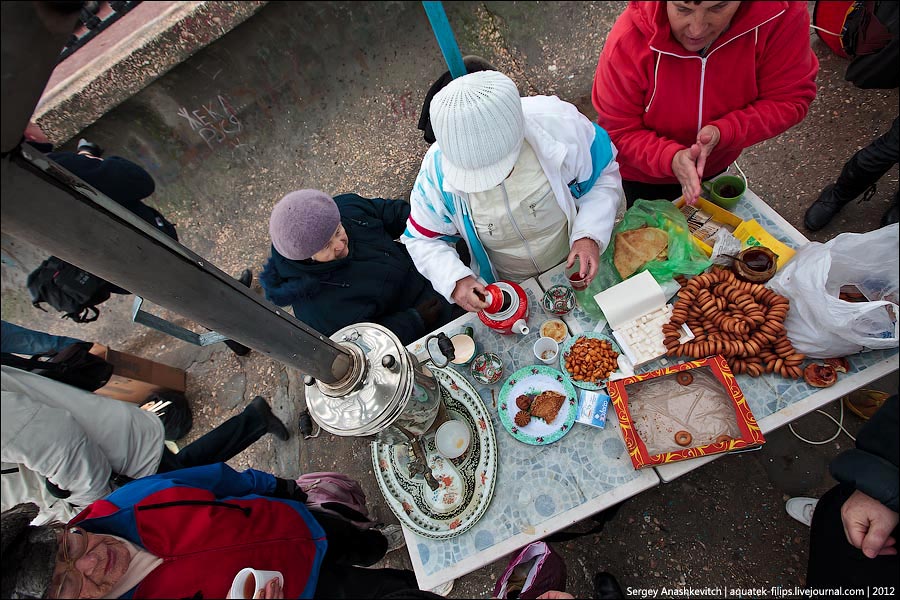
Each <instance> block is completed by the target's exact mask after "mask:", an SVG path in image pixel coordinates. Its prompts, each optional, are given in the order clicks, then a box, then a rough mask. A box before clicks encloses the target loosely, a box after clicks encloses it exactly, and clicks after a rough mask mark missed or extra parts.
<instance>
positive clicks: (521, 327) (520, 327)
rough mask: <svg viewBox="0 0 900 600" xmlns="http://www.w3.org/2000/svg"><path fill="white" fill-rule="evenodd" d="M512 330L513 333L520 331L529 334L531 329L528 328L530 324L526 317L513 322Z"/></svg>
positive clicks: (522, 333) (519, 332)
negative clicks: (526, 322) (527, 322)
mask: <svg viewBox="0 0 900 600" xmlns="http://www.w3.org/2000/svg"><path fill="white" fill-rule="evenodd" d="M510 330H511V331H512V332H513V333H518V334H521V335H528V333H529V332H530V331H531V330H530V329H528V325H526V324H525V319H519V320H518V321H516V322H515V323H513V324H512V327H511V328H510Z"/></svg>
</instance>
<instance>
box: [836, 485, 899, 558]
mask: <svg viewBox="0 0 900 600" xmlns="http://www.w3.org/2000/svg"><path fill="white" fill-rule="evenodd" d="M841 520H842V521H843V522H844V534H845V535H846V536H847V541H848V542H850V543H851V544H852V545H853V546H854V547H856V548H859V549H860V550H862V553H863V554H865V555H866V556H868V557H869V558H875V557H876V556H893V555H895V554H897V546H896V543H897V540H895V539H894V538H893V537H891V532H892V531H893V530H894V528H895V527H896V526H897V513H895V512H894V511H892V510H891V509H889V508H888V507H887V506H885V505H884V504H882V503H881V502H879V501H878V500H876V499H874V498H872V497H871V496H867V495H866V494H864V493H862V492H861V491H859V490H856V491H855V492H853V495H851V496H850V497H849V498H847V501H846V502H844V505H843V506H842V507H841Z"/></svg>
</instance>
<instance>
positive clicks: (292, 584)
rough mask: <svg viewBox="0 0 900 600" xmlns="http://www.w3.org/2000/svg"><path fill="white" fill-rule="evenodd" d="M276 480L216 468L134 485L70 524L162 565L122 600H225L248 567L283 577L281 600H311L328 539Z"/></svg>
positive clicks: (160, 476) (184, 471)
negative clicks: (280, 493) (279, 491)
mask: <svg viewBox="0 0 900 600" xmlns="http://www.w3.org/2000/svg"><path fill="white" fill-rule="evenodd" d="M274 491H275V477H274V476H272V475H269V474H268V473H263V472H261V471H256V470H253V469H248V470H246V471H244V472H242V473H238V472H236V471H234V470H233V469H231V468H230V467H228V466H227V465H225V464H222V463H219V464H214V465H206V466H202V467H195V468H191V469H182V470H179V471H172V472H169V473H161V474H158V475H153V476H151V477H145V478H143V479H138V480H136V481H134V482H132V483H129V484H128V485H126V486H124V487H122V488H120V489H118V490H116V491H115V492H113V493H112V494H110V495H109V496H107V497H106V498H104V499H103V500H98V501H96V502H94V503H93V504H91V505H90V506H88V507H87V508H86V509H85V510H84V511H82V512H81V513H80V514H79V515H78V516H77V517H75V518H74V519H73V520H72V521H71V522H70V523H69V524H70V525H78V526H79V527H82V528H84V529H85V530H86V531H88V532H91V533H97V534H108V535H116V536H119V537H121V538H124V539H127V540H128V541H130V542H132V543H133V544H136V545H137V546H139V547H141V548H143V549H144V550H146V551H148V552H150V553H152V554H154V555H155V556H157V557H159V558H161V559H163V562H162V564H160V565H159V566H158V567H156V569H154V570H153V571H152V572H151V573H150V574H149V575H147V576H146V577H145V578H144V579H143V580H142V581H141V582H140V583H139V584H138V585H137V586H135V587H134V588H132V589H131V590H129V591H128V593H126V594H125V595H123V596H121V597H122V598H225V597H226V596H227V594H228V591H229V589H230V588H231V583H232V581H233V580H234V576H235V575H236V574H237V572H238V571H240V570H241V569H243V568H245V567H253V568H255V569H263V570H270V571H281V573H282V574H283V575H284V597H285V598H312V597H313V594H314V592H315V590H316V583H317V580H318V573H319V568H320V566H321V563H322V558H323V557H324V555H325V550H326V548H327V542H326V541H325V532H324V530H323V529H322V527H321V526H320V525H319V524H318V523H317V522H316V520H315V519H314V518H313V516H312V515H311V514H310V512H309V510H307V508H306V506H305V505H304V504H303V503H301V502H298V501H295V500H287V499H281V498H273V497H271V496H269V494H273V493H274Z"/></svg>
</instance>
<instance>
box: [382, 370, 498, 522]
mask: <svg viewBox="0 0 900 600" xmlns="http://www.w3.org/2000/svg"><path fill="white" fill-rule="evenodd" d="M429 368H430V369H431V371H432V372H433V373H434V376H435V378H436V379H437V381H438V384H439V385H440V388H441V401H442V402H443V403H444V406H445V407H446V409H447V412H448V414H449V417H450V418H451V419H457V420H460V421H462V422H464V423H466V424H467V425H468V426H469V430H470V433H471V434H472V436H471V438H472V442H471V444H470V445H469V448H468V450H466V452H465V453H464V454H463V455H462V456H460V457H459V458H456V459H453V460H448V459H446V458H443V457H442V456H440V455H439V454H438V453H437V448H436V447H435V443H434V435H433V434H428V435H426V437H425V438H424V443H425V449H426V453H427V455H428V463H429V465H431V466H432V472H433V473H434V476H435V478H436V479H437V480H438V482H439V483H440V487H439V488H438V489H437V490H436V491H432V490H431V488H429V487H428V485H427V484H426V483H425V479H424V478H423V477H422V475H416V476H414V477H412V476H410V474H409V468H408V465H409V463H410V461H411V460H413V454H412V450H411V448H410V446H409V445H408V444H393V445H392V444H383V443H380V442H372V462H373V466H374V470H375V479H376V480H377V481H378V487H379V488H380V489H381V493H382V495H383V496H384V497H385V500H387V504H388V506H389V507H390V508H391V510H392V511H393V512H394V514H395V515H397V518H398V519H399V520H400V522H401V523H403V525H405V526H406V527H408V528H409V529H410V530H412V531H413V532H414V533H415V534H417V535H420V536H422V537H427V538H431V539H446V538H451V537H453V536H456V535H459V534H461V533H463V532H464V531H466V530H468V529H469V528H470V527H472V526H473V525H475V523H477V522H478V519H480V518H481V517H482V516H483V515H484V513H485V511H486V510H487V508H488V505H490V502H491V498H492V497H493V494H494V484H495V482H496V480H497V439H496V436H495V434H494V427H493V425H492V423H491V418H490V415H489V414H488V412H487V409H486V408H485V406H484V403H483V402H482V401H481V398H480V397H479V395H478V392H476V391H475V389H474V388H473V387H472V385H471V384H470V383H469V382H468V381H466V379H465V378H464V377H463V376H462V375H460V374H459V373H457V372H456V371H455V370H453V369H452V368H444V369H438V368H434V367H429Z"/></svg>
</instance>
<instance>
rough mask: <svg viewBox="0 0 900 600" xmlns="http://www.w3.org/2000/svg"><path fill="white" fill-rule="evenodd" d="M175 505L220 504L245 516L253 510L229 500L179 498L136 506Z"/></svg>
mask: <svg viewBox="0 0 900 600" xmlns="http://www.w3.org/2000/svg"><path fill="white" fill-rule="evenodd" d="M175 506H221V507H222V508H230V509H232V510H239V511H241V512H242V513H244V516H245V517H249V516H250V513H251V511H252V510H253V509H252V508H250V507H249V506H238V505H237V504H231V503H229V502H221V501H217V500H179V501H177V502H160V503H159V504H147V505H145V506H138V507H137V509H138V510H157V509H160V508H173V507H175Z"/></svg>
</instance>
